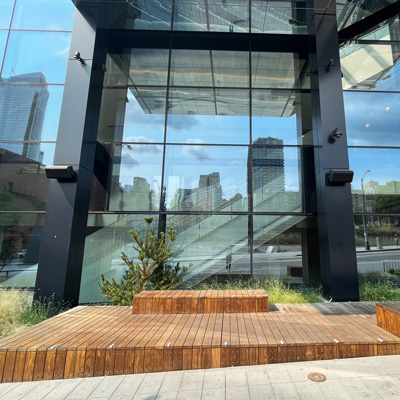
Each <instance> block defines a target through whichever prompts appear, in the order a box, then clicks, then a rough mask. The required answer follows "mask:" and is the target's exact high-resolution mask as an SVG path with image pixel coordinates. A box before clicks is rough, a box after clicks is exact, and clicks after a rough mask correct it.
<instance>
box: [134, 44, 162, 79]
mask: <svg viewBox="0 0 400 400" xmlns="http://www.w3.org/2000/svg"><path fill="white" fill-rule="evenodd" d="M168 57H169V51H168V50H167V49H132V52H131V59H130V68H129V77H130V81H131V83H132V84H134V85H140V86H144V85H161V86H164V85H167V78H168Z"/></svg>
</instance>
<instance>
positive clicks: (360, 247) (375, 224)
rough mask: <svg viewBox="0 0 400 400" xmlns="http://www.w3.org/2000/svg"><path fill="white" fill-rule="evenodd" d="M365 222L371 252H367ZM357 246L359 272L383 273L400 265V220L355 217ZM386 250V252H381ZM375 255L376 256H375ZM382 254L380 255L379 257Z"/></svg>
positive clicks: (374, 216)
mask: <svg viewBox="0 0 400 400" xmlns="http://www.w3.org/2000/svg"><path fill="white" fill-rule="evenodd" d="M364 222H365V225H366V227H367V235H368V236H367V238H368V243H369V244H370V251H368V252H366V251H365V238H364ZM354 225H355V232H356V246H357V266H358V272H360V273H368V272H383V271H384V270H386V271H387V270H388V269H390V268H393V267H395V266H396V265H397V268H398V265H399V263H400V251H398V250H399V243H398V240H396V235H397V238H400V218H399V217H384V216H380V215H366V216H362V215H357V216H355V217H354ZM380 250H385V252H383V253H382V252H380V253H375V252H379V251H380ZM374 253H375V254H374ZM379 254H380V255H379Z"/></svg>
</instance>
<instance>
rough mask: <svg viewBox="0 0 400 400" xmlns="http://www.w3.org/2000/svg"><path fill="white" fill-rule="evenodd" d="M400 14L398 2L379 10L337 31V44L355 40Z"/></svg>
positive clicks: (399, 2) (399, 3)
mask: <svg viewBox="0 0 400 400" xmlns="http://www.w3.org/2000/svg"><path fill="white" fill-rule="evenodd" d="M399 14H400V1H396V2H395V3H393V4H391V5H390V6H387V7H385V8H383V9H382V10H379V11H377V12H375V13H373V14H371V15H369V16H368V17H365V18H364V19H362V20H360V21H358V22H355V23H354V24H352V25H350V26H348V27H347V28H344V29H342V30H340V31H339V42H341V43H342V42H346V41H347V40H356V39H358V38H359V37H360V36H361V35H363V34H364V33H366V32H368V31H369V30H370V29H372V28H374V27H375V26H377V25H378V24H380V23H382V22H384V21H386V20H388V19H389V18H392V17H394V16H396V15H399Z"/></svg>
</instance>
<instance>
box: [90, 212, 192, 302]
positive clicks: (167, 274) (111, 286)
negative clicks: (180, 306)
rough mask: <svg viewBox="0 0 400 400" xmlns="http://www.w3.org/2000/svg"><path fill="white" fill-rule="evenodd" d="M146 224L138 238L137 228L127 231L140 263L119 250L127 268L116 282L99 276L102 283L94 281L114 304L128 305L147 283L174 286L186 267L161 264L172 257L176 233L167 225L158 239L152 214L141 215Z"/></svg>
mask: <svg viewBox="0 0 400 400" xmlns="http://www.w3.org/2000/svg"><path fill="white" fill-rule="evenodd" d="M144 220H145V221H146V223H147V227H146V235H145V238H144V239H142V238H141V236H140V232H139V230H138V229H137V230H135V231H133V230H132V231H130V234H131V236H132V239H133V240H134V242H135V243H136V246H135V245H134V246H133V248H134V249H135V250H136V251H137V252H138V259H139V261H140V262H141V263H140V264H136V265H135V264H134V263H133V261H132V260H129V259H128V257H127V255H126V254H125V253H124V252H122V253H121V258H122V260H124V262H125V263H126V265H127V266H128V270H127V271H126V272H125V274H124V275H123V277H122V279H121V280H120V281H119V282H116V281H115V279H114V278H113V279H112V280H111V282H110V281H109V280H108V279H105V278H104V275H102V276H101V280H102V282H101V283H100V282H98V285H99V288H100V291H101V293H102V294H103V295H104V296H106V297H107V298H109V299H111V301H112V302H113V303H115V304H118V305H131V304H132V300H133V296H134V295H135V294H137V293H139V292H141V291H142V290H146V288H147V285H148V283H149V282H152V283H153V287H152V288H153V289H175V288H176V287H177V285H178V284H179V283H181V282H182V279H183V276H184V274H185V273H186V271H187V268H185V267H183V268H181V267H180V266H179V264H178V265H177V266H175V267H172V266H171V265H164V263H165V261H167V260H168V258H170V257H171V256H172V252H171V246H172V243H173V242H174V241H175V239H176V232H175V230H174V229H173V228H171V229H170V230H169V231H168V233H167V237H165V234H164V233H163V232H162V233H161V234H160V238H158V237H157V236H156V235H155V234H154V232H153V231H152V230H151V229H150V225H151V223H152V222H153V217H145V219H144Z"/></svg>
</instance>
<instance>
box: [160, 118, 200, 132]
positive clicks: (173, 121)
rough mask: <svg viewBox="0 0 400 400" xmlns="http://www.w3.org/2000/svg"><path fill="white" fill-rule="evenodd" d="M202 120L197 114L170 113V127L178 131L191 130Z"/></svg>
mask: <svg viewBox="0 0 400 400" xmlns="http://www.w3.org/2000/svg"><path fill="white" fill-rule="evenodd" d="M199 123H200V121H199V119H198V118H197V117H196V116H195V115H190V116H188V115H172V114H169V115H168V129H169V130H170V129H172V130H177V131H189V130H190V129H191V128H193V127H194V126H196V125H199Z"/></svg>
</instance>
